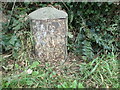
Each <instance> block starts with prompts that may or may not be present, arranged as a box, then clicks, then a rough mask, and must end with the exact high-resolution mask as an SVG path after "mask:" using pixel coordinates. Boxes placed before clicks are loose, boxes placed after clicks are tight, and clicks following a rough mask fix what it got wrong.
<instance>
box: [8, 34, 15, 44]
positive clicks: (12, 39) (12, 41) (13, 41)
mask: <svg viewBox="0 0 120 90" xmlns="http://www.w3.org/2000/svg"><path fill="white" fill-rule="evenodd" d="M16 41H17V37H16V36H15V35H13V36H12V37H11V39H10V41H9V43H10V44H12V45H14V44H15V42H16Z"/></svg>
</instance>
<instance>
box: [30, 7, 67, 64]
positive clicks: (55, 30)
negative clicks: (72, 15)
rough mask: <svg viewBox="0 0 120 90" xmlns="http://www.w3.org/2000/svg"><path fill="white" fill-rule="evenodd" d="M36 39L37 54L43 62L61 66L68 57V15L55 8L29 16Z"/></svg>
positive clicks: (41, 9) (37, 11)
mask: <svg viewBox="0 0 120 90" xmlns="http://www.w3.org/2000/svg"><path fill="white" fill-rule="evenodd" d="M29 18H30V20H31V21H30V23H31V24H30V26H31V30H32V32H33V36H34V39H35V42H36V44H35V52H36V55H37V56H38V57H39V59H40V60H41V61H42V62H49V63H50V64H52V65H53V64H54V65H60V64H61V63H63V62H64V61H65V59H66V57H67V46H66V44H67V38H66V33H67V29H68V25H67V20H68V19H67V18H68V14H67V13H66V12H64V11H62V10H58V9H56V8H54V7H44V8H40V9H38V10H36V11H33V12H32V13H30V14H29Z"/></svg>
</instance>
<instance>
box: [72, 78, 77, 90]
mask: <svg viewBox="0 0 120 90" xmlns="http://www.w3.org/2000/svg"><path fill="white" fill-rule="evenodd" d="M76 87H77V80H75V81H74V82H73V83H72V86H71V88H76Z"/></svg>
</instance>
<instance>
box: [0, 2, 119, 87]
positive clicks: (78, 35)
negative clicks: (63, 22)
mask: <svg viewBox="0 0 120 90" xmlns="http://www.w3.org/2000/svg"><path fill="white" fill-rule="evenodd" d="M45 6H54V7H55V8H57V9H61V10H64V11H65V12H67V13H68V26H69V30H68V46H67V47H68V53H69V54H70V55H71V53H72V55H73V56H75V57H77V59H76V58H75V59H76V61H80V62H81V63H80V64H79V63H77V64H75V65H76V66H78V67H79V68H75V69H74V70H72V72H74V71H75V70H77V72H75V73H74V74H75V75H74V74H71V75H73V77H71V76H70V77H69V78H66V79H65V78H64V77H62V76H59V75H56V73H55V72H51V71H52V69H50V67H49V68H48V69H46V71H44V69H43V72H42V71H41V70H42V68H41V70H38V69H37V68H38V65H39V63H40V61H36V62H34V61H35V60H34V58H33V57H31V53H32V52H33V47H34V40H33V37H32V34H31V31H30V28H29V27H30V26H29V20H28V17H27V15H28V14H29V13H31V12H32V11H34V10H36V9H38V8H41V7H45ZM119 10H120V5H119V3H102V2H99V3H93V2H92V3H87V2H83V3H82V2H28V3H27V2H25V3H23V2H22V3H20V2H19V3H18V2H11V3H2V11H3V16H2V18H3V19H2V22H3V23H2V25H3V30H2V32H1V36H2V37H1V38H2V41H1V45H2V51H1V52H2V54H3V58H2V59H1V62H2V63H3V66H2V68H3V71H4V72H5V73H3V74H4V75H5V78H4V79H3V85H2V86H3V87H56V86H57V87H58V88H62V87H64V88H70V87H71V88H73V87H74V88H75V87H79V88H83V87H105V88H107V87H108V88H109V87H113V88H118V86H119V83H118V77H117V76H118V59H119V57H118V55H119V49H120V42H119V41H120V34H119V33H120V30H119V25H120V22H119V21H120V17H119V15H120V11H119ZM69 65H71V64H69ZM69 65H68V66H69ZM75 65H74V66H75ZM32 66H33V67H32ZM48 66H49V65H48ZM23 67H27V68H26V69H25V68H23ZM29 68H30V69H31V70H33V71H34V73H32V75H31V76H30V75H28V76H26V75H24V74H23V75H21V74H20V72H22V71H25V70H27V69H29ZM68 69H70V67H69V68H68ZM12 70H13V71H14V72H15V73H17V74H18V76H16V77H15V78H20V79H21V80H22V81H17V80H16V79H15V78H13V77H11V78H8V77H9V75H10V76H11V75H12V73H13V72H12ZM68 71H69V70H68ZM46 72H47V73H46ZM6 73H7V74H6ZM49 74H50V75H51V74H52V76H50V77H47V76H49ZM64 74H65V76H67V75H66V73H64ZM40 75H43V76H40ZM55 75H56V76H55ZM37 76H38V77H37ZM53 76H55V77H56V78H57V79H56V80H54V79H53ZM57 76H58V77H57ZM31 77H32V80H31ZM33 77H37V78H33ZM38 78H41V80H42V81H43V83H42V82H40V81H39V80H38ZM46 80H47V81H46ZM48 80H50V81H48ZM57 80H58V81H57ZM36 83H37V86H36Z"/></svg>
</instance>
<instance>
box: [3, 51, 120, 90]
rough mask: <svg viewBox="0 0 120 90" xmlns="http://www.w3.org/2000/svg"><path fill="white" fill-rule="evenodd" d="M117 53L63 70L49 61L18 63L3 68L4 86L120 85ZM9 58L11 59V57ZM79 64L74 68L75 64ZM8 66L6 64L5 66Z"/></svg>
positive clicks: (73, 86) (99, 86) (74, 86)
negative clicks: (50, 64)
mask: <svg viewBox="0 0 120 90" xmlns="http://www.w3.org/2000/svg"><path fill="white" fill-rule="evenodd" d="M116 57H117V56H116V55H114V53H110V54H108V55H102V56H99V57H97V58H96V59H94V60H93V61H91V62H89V63H86V62H81V64H77V62H74V63H73V65H71V64H69V65H68V64H67V65H63V67H62V68H61V70H63V72H62V73H58V72H57V71H55V69H54V67H50V66H49V64H47V63H46V64H45V65H42V64H41V63H40V61H37V60H34V61H32V62H29V61H30V60H28V65H26V66H24V67H22V66H20V64H17V63H15V64H14V65H13V66H14V67H13V68H10V69H9V70H6V71H5V70H3V77H2V78H3V79H2V87H3V88H7V87H11V88H23V87H25V88H31V87H32V88H38V87H42V88H77V87H78V88H84V87H86V88H89V87H94V88H118V87H119V83H118V74H119V71H118V60H117V59H116ZM7 60H9V59H8V58H7ZM75 66H76V67H77V70H76V68H75V69H74V67H75ZM4 67H5V66H4Z"/></svg>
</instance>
